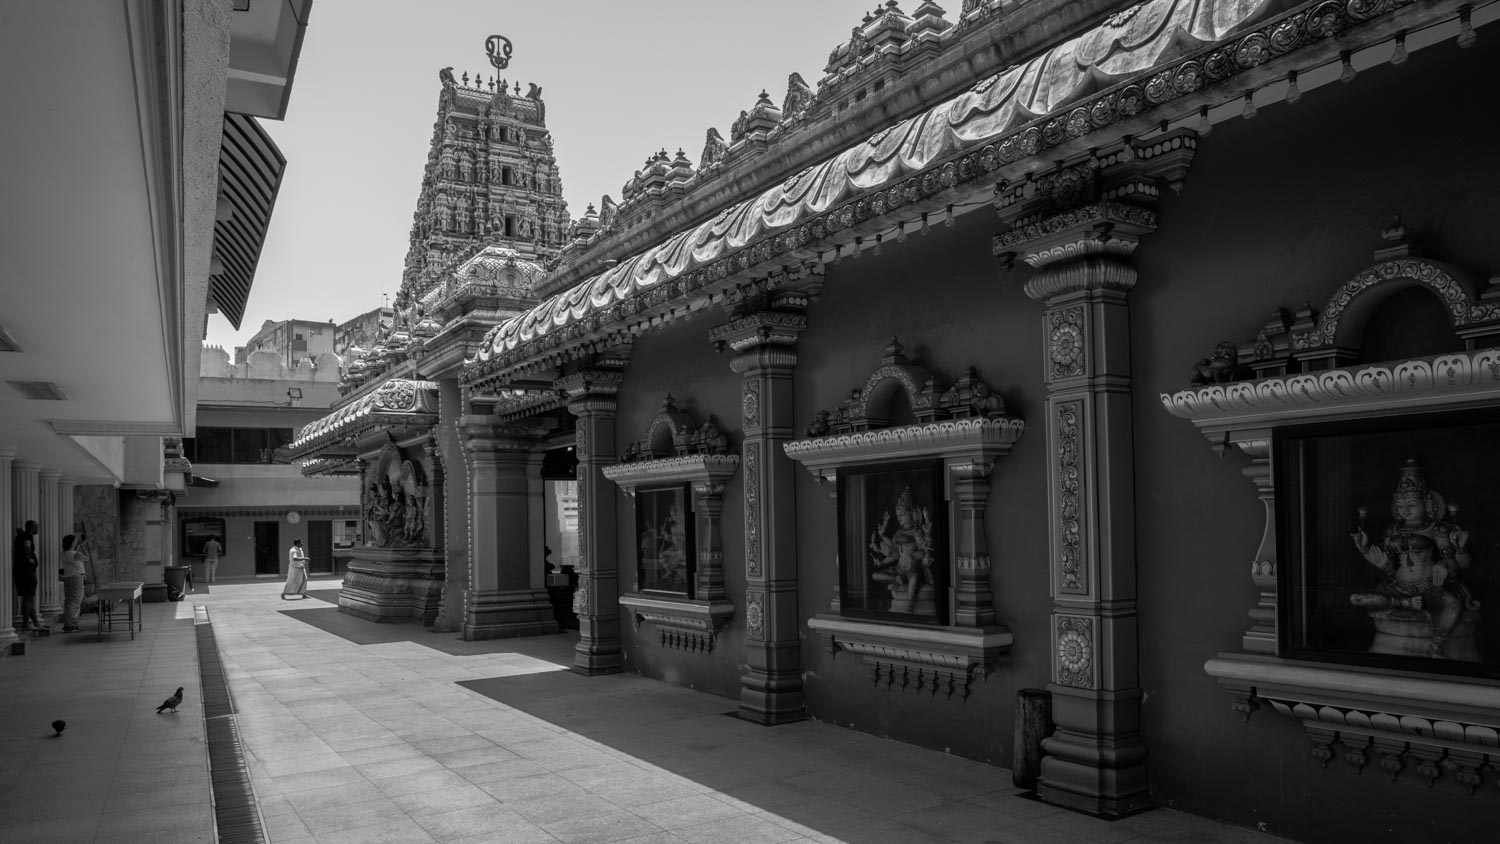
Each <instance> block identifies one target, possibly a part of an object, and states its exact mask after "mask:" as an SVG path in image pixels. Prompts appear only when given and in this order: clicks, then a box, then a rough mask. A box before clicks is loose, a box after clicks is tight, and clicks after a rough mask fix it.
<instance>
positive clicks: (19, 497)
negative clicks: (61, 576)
mask: <svg viewBox="0 0 1500 844" xmlns="http://www.w3.org/2000/svg"><path fill="white" fill-rule="evenodd" d="M41 474H42V465H41V464H40V463H24V462H20V461H17V462H16V463H13V464H11V469H10V480H11V484H10V494H11V498H10V515H11V530H10V532H9V533H7V534H6V538H8V539H13V538H14V537H15V535H16V531H15V529H16V528H24V527H26V523H27V522H31V521H34V522H37V527H38V533H37V535H36V536H35V537H33V538H32V541H33V542H35V543H36V546H35V547H36V549H37V558H38V559H40V558H41V556H42V554H41V548H42V544H41V542H42V536H41V532H40V531H41V518H40V517H41V509H42V507H41V504H42V502H41ZM11 564H12V565H14V564H15V561H14V560H12V561H11ZM45 572H46V569H45V568H38V569H37V580H38V581H40V580H41V577H42V575H43V574H44V573H45ZM39 591H40V590H39ZM37 617H38V618H40V617H41V612H40V610H38V612H37ZM22 621H30V619H22Z"/></svg>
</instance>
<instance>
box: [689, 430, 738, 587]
mask: <svg viewBox="0 0 1500 844" xmlns="http://www.w3.org/2000/svg"><path fill="white" fill-rule="evenodd" d="M731 459H732V458H731ZM723 514H724V482H723V481H718V480H712V481H695V482H694V483H693V520H694V525H693V535H694V536H695V537H697V540H698V547H697V549H695V550H696V552H697V554H698V557H697V561H698V578H697V580H698V582H697V583H695V584H694V592H693V594H694V596H695V597H697V598H698V599H699V600H704V601H722V600H724V599H725V598H726V597H727V593H726V591H725V589H724V541H723V538H722V537H721V536H720V530H719V517H720V516H722V515H723Z"/></svg>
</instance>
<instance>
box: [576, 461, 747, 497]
mask: <svg viewBox="0 0 1500 844" xmlns="http://www.w3.org/2000/svg"><path fill="white" fill-rule="evenodd" d="M739 466H740V457H739V455H738V454H689V455H686V456H683V457H663V458H660V459H657V460H638V461H636V462H634V463H616V464H615V465H613V466H605V467H604V469H603V471H604V477H606V478H609V479H610V480H611V481H614V482H615V484H616V485H617V486H619V487H620V488H621V489H624V490H625V491H626V492H627V493H629V494H632V495H634V494H635V488H636V487H638V486H641V485H643V484H648V483H664V482H671V481H688V482H705V483H706V482H709V481H723V480H724V479H726V478H728V477H730V476H731V475H733V474H734V473H735V470H736V469H738V468H739Z"/></svg>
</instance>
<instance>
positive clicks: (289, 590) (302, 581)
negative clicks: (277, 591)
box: [281, 539, 307, 601]
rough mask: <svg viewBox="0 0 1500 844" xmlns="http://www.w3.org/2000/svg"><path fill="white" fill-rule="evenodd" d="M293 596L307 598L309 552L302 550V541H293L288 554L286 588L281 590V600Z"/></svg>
mask: <svg viewBox="0 0 1500 844" xmlns="http://www.w3.org/2000/svg"><path fill="white" fill-rule="evenodd" d="M291 595H299V596H301V597H303V598H306V597H307V552H306V551H303V550H302V540H300V539H293V540H292V548H291V550H290V551H288V552H287V566H286V586H284V587H282V589H281V600H283V601H285V600H286V599H287V598H288V597H289V596H291Z"/></svg>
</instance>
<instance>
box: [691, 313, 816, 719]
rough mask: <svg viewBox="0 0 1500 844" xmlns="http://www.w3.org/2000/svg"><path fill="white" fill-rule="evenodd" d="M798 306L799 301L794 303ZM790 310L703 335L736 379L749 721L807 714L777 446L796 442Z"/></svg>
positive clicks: (785, 489) (786, 467)
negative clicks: (724, 350)
mask: <svg viewBox="0 0 1500 844" xmlns="http://www.w3.org/2000/svg"><path fill="white" fill-rule="evenodd" d="M798 298H799V300H800V301H803V302H805V299H802V298H801V297H798ZM806 327H807V318H806V317H805V316H803V315H802V314H800V313H792V312H787V311H781V310H765V311H758V312H755V313H751V314H749V315H746V316H742V317H739V318H737V319H735V320H733V321H731V322H729V323H727V324H725V325H722V326H720V327H718V328H716V329H714V330H713V332H711V334H710V339H712V340H714V341H715V342H721V343H724V344H725V345H727V346H728V347H729V348H731V349H733V350H734V352H735V356H734V358H733V360H731V361H730V367H731V368H732V369H733V370H734V371H735V372H736V373H738V374H739V375H740V377H741V381H740V398H741V401H740V409H741V411H742V412H743V414H744V419H743V422H744V432H745V436H744V442H743V445H742V446H741V456H740V467H741V471H742V472H743V475H744V484H745V602H744V606H745V665H744V673H743V674H742V675H741V676H740V711H739V715H740V717H741V718H744V719H745V720H747V721H754V722H756V723H758V724H766V725H773V724H785V723H789V722H792V721H801V720H803V719H805V718H806V717H807V710H806V706H805V703H804V701H803V697H802V631H801V629H800V627H801V616H800V614H799V610H798V606H797V487H796V472H797V465H796V464H795V463H793V462H792V460H791V458H789V457H787V455H786V449H785V448H783V446H785V445H786V444H787V443H788V442H790V441H791V440H792V439H793V437H795V436H796V428H795V420H794V418H793V405H792V371H793V370H794V369H795V368H796V366H797V350H796V345H795V344H796V342H797V335H798V334H800V333H801V332H802V330H803V329H804V328H806Z"/></svg>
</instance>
